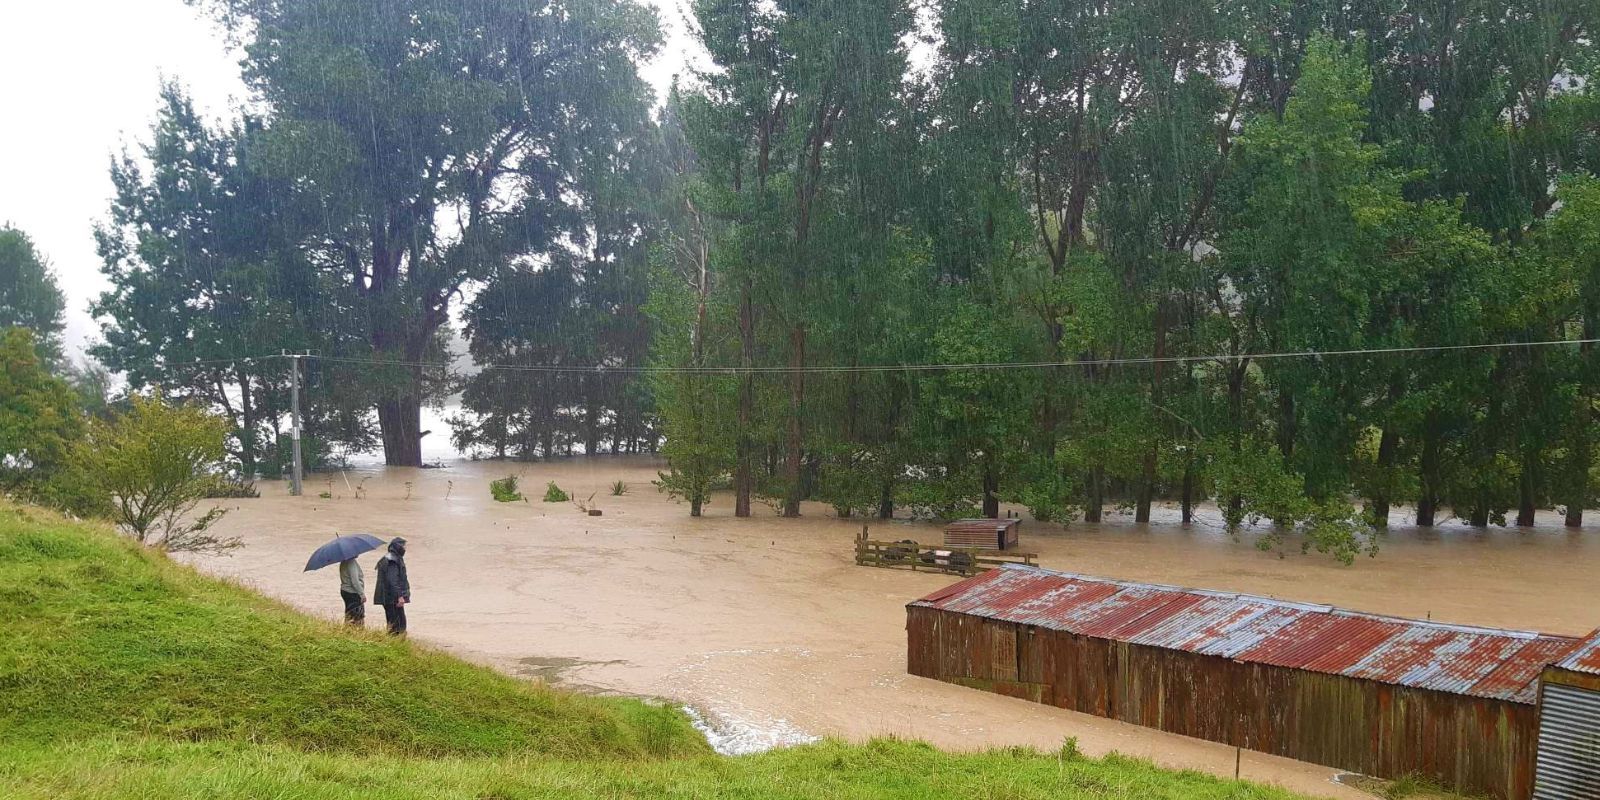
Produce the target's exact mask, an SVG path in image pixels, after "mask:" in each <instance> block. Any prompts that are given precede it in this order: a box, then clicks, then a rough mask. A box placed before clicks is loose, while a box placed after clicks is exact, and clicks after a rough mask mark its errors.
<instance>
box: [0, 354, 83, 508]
mask: <svg viewBox="0 0 1600 800" xmlns="http://www.w3.org/2000/svg"><path fill="white" fill-rule="evenodd" d="M83 427H84V423H83V416H82V414H81V413H80V412H79V410H78V403H77V397H76V396H75V395H74V393H73V391H72V389H71V388H70V387H68V386H67V383H66V382H65V381H63V380H61V379H60V378H57V377H55V376H53V375H51V374H50V373H49V372H48V371H46V369H45V365H44V363H43V361H42V359H41V357H40V354H39V348H38V346H37V344H36V342H35V340H34V336H33V333H32V332H31V331H30V330H29V329H27V328H7V329H4V330H3V331H0V490H4V491H6V492H13V493H22V494H31V495H35V496H41V495H48V494H50V493H51V492H53V491H59V490H60V489H61V488H62V487H61V486H59V485H56V486H53V487H52V485H51V484H52V483H53V482H55V481H57V479H58V478H59V476H60V475H61V473H62V472H64V471H65V470H66V469H67V467H68V456H69V453H70V451H71V448H72V447H73V445H74V443H75V442H76V441H77V439H78V438H79V437H80V436H81V435H82V433H83Z"/></svg>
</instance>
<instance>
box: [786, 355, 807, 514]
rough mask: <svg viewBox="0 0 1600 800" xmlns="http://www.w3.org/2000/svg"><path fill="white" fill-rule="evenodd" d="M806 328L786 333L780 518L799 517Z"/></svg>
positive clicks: (803, 437)
mask: <svg viewBox="0 0 1600 800" xmlns="http://www.w3.org/2000/svg"><path fill="white" fill-rule="evenodd" d="M805 366H806V328H805V325H803V324H802V325H796V326H794V327H793V328H792V329H790V331H789V435H788V451H787V452H786V453H785V456H786V459H785V462H784V470H783V477H784V481H785V482H786V483H787V484H788V494H787V495H786V496H785V497H784V498H783V515H784V516H785V517H798V516H800V498H801V495H802V493H803V488H804V487H803V486H802V485H801V483H800V465H801V461H802V460H803V459H802V456H803V455H804V454H803V452H802V445H803V443H804V442H805V423H804V420H803V419H802V413H803V411H804V408H805V400H806V373H805Z"/></svg>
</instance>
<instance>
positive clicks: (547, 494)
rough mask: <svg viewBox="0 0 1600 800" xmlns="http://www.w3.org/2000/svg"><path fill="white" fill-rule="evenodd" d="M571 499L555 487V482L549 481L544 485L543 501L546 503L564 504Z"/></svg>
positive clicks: (559, 488) (558, 487)
mask: <svg viewBox="0 0 1600 800" xmlns="http://www.w3.org/2000/svg"><path fill="white" fill-rule="evenodd" d="M571 499H572V498H571V497H569V496H567V493H566V492H563V491H561V487H560V486H557V485H556V482H555V481H550V482H549V483H547V484H545V485H544V501H545V502H546V503H565V502H567V501H569V500H571Z"/></svg>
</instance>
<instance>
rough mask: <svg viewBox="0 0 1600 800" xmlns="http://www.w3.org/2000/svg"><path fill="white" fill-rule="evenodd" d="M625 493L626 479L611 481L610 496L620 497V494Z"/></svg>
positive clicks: (626, 487)
mask: <svg viewBox="0 0 1600 800" xmlns="http://www.w3.org/2000/svg"><path fill="white" fill-rule="evenodd" d="M627 493H628V483H627V481H612V482H611V496H612V497H621V496H623V495H625V494H627Z"/></svg>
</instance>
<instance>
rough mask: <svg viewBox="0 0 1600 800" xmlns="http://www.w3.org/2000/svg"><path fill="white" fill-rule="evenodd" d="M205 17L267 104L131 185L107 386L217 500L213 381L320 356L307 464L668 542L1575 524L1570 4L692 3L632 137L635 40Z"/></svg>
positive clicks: (631, 18) (1577, 372)
mask: <svg viewBox="0 0 1600 800" xmlns="http://www.w3.org/2000/svg"><path fill="white" fill-rule="evenodd" d="M203 5H206V6H207V7H208V8H211V9H213V10H215V11H216V12H218V13H219V14H220V16H221V18H222V19H224V20H225V21H226V22H227V23H228V24H229V25H230V30H231V31H233V33H234V35H235V36H237V37H238V38H239V40H240V41H241V43H242V44H243V48H244V49H243V52H244V60H243V63H242V68H243V71H244V76H245V78H246V80H247V83H248V85H249V86H250V87H251V89H252V92H253V94H254V95H255V96H254V98H253V102H251V103H250V104H249V105H248V106H246V107H243V108H241V109H240V111H239V113H238V114H237V115H236V118H235V119H234V120H233V121H231V122H228V123H227V124H226V125H224V126H223V127H220V128H219V127H211V126H208V125H207V124H205V123H203V122H202V121H200V120H199V119H198V118H197V117H196V115H195V114H194V112H193V110H192V109H191V108H190V107H189V104H188V102H187V100H185V99H184V97H183V95H182V92H181V91H180V90H178V89H177V88H172V89H169V91H168V92H167V93H166V96H165V100H164V105H163V109H162V113H161V118H160V121H159V122H158V124H157V126H156V129H155V130H154V131H153V132H152V134H151V137H150V138H149V140H148V141H147V142H146V144H145V145H144V151H143V152H142V153H141V154H140V156H139V157H137V158H135V157H128V158H125V159H122V160H119V161H118V163H117V164H116V165H114V167H113V177H114V179H115V182H116V185H117V190H118V194H117V198H116V201H115V203H114V207H113V209H112V213H111V215H110V217H109V218H108V220H107V222H106V223H105V225H104V226H103V227H102V229H101V232H100V241H101V250H102V254H103V255H104V257H105V261H106V271H107V274H108V276H110V277H111V279H112V282H113V284H114V287H115V288H114V289H113V290H112V291H111V292H110V293H108V294H107V295H106V297H105V298H103V299H102V301H101V302H100V304H99V305H98V306H97V311H98V312H99V313H101V314H102V315H104V316H105V317H106V318H108V319H110V320H111V321H110V323H109V327H108V328H107V330H106V346H105V347H104V348H102V349H101V350H100V351H99V353H100V355H101V357H102V359H104V360H105V361H106V362H107V363H108V365H110V366H112V367H114V368H116V369H118V370H120V371H123V372H124V373H126V374H127V375H128V376H129V378H130V381H131V382H132V383H133V384H134V385H135V386H143V385H160V386H163V387H166V388H167V389H168V391H173V392H178V393H180V394H183V395H185V396H193V397H196V398H200V399H204V400H205V401H207V402H209V403H210V404H212V405H214V406H216V407H219V408H220V409H221V410H222V411H224V412H225V413H226V414H228V415H229V416H231V417H232V419H233V422H234V429H235V433H234V435H233V441H232V443H231V447H232V451H233V453H234V456H235V458H236V460H237V462H238V463H239V464H240V465H241V466H242V468H243V469H245V470H246V471H255V472H261V471H266V470H267V468H268V467H269V466H270V465H271V464H273V463H277V462H281V456H280V455H279V454H278V453H277V450H278V448H277V440H276V436H275V434H277V433H278V427H279V426H280V425H281V418H282V414H283V407H284V402H285V401H284V391H285V377H286V376H285V366H286V365H285V363H284V362H282V361H261V362H247V361H240V360H237V359H239V358H240V357H243V356H246V355H252V354H258V353H262V352H267V353H270V352H276V351H278V350H310V351H312V352H315V353H319V354H322V355H323V356H324V357H325V358H324V359H322V365H321V367H320V369H321V370H323V374H321V375H320V376H319V380H320V381H321V385H322V386H323V387H324V391H323V392H322V393H321V394H320V395H318V397H317V399H316V402H315V403H313V407H312V410H311V413H310V416H311V425H312V431H313V435H314V437H315V438H317V439H319V440H320V441H322V442H324V443H325V444H326V445H327V446H328V447H334V446H338V447H344V448H361V447H369V446H373V445H376V444H378V443H381V444H382V446H383V448H384V452H385V454H386V456H387V459H388V461H389V462H390V463H393V464H416V463H418V462H419V461H420V446H419V442H420V438H421V435H422V431H420V430H419V427H420V423H419V413H418V409H419V407H420V405H421V404H422V403H425V402H433V401H437V400H438V399H439V398H440V397H442V396H444V395H445V394H447V393H451V392H455V391H461V392H462V397H463V406H464V410H463V413H462V414H461V415H459V416H458V417H457V418H456V419H455V420H454V421H453V440H454V441H455V443H456V445H457V446H458V447H459V448H462V449H467V450H473V451H476V452H480V453H484V454H487V455H498V456H523V457H528V456H549V455H555V454H560V453H567V452H574V451H580V450H581V451H583V452H590V453H593V452H604V451H607V450H614V451H637V450H646V449H649V450H653V449H655V448H656V447H657V446H658V445H659V446H661V447H662V448H663V449H664V452H665V454H666V456H667V458H668V461H669V464H670V467H669V469H668V470H667V471H666V472H665V473H664V475H663V480H662V485H663V488H664V489H666V490H667V491H669V492H671V493H673V494H674V495H676V496H679V497H682V498H684V499H686V500H688V501H689V503H690V506H691V513H699V512H700V510H701V508H702V507H703V505H704V504H705V503H706V502H708V501H709V500H710V499H711V493H712V492H713V490H715V489H718V488H720V487H723V486H728V487H731V489H732V490H733V492H732V493H733V504H734V512H735V513H736V514H739V515H748V514H750V513H752V503H753V502H755V501H765V502H769V503H770V504H771V505H772V506H773V507H774V508H775V509H776V510H777V511H778V512H780V513H783V514H785V515H797V514H799V513H800V509H801V502H802V501H803V500H807V499H814V500H822V501H825V502H827V503H829V504H831V505H832V506H833V507H834V508H835V509H836V510H837V511H838V512H839V513H841V514H861V515H874V514H875V515H881V516H888V515H892V514H895V513H906V514H914V515H924V516H951V515H957V514H969V513H982V514H989V515H994V514H997V513H999V506H1000V504H1001V503H1002V502H1017V503H1021V504H1023V505H1025V506H1026V507H1027V508H1028V509H1029V510H1030V511H1031V512H1032V513H1033V514H1034V515H1035V516H1037V517H1039V518H1042V519H1053V520H1063V521H1064V520H1070V519H1074V518H1077V517H1079V516H1081V517H1082V518H1084V519H1087V520H1099V519H1101V517H1102V515H1103V514H1104V513H1105V510H1106V508H1107V507H1108V506H1114V505H1124V506H1126V507H1128V508H1129V509H1130V510H1131V511H1132V512H1133V514H1134V515H1135V518H1136V519H1139V520H1141V521H1143V520H1148V519H1149V518H1150V514H1151V506H1152V504H1153V502H1154V501H1155V500H1156V499H1158V498H1171V499H1174V500H1176V501H1178V502H1179V504H1180V505H1181V508H1182V513H1183V517H1184V519H1185V520H1188V519H1189V518H1190V517H1191V515H1192V513H1193V509H1194V507H1195V506H1196V504H1198V503H1200V502H1201V501H1203V500H1208V499H1209V500H1213V501H1215V502H1216V503H1217V505H1218V506H1219V508H1220V509H1221V510H1222V513H1223V516H1224V517H1225V519H1226V520H1227V521H1228V523H1229V524H1232V525H1237V524H1239V523H1242V522H1244V521H1246V520H1250V519H1270V520H1272V521H1275V522H1277V523H1280V525H1279V526H1277V527H1276V528H1274V530H1275V531H1280V532H1281V531H1282V530H1287V529H1293V528H1296V527H1299V528H1302V529H1303V530H1305V531H1307V532H1308V533H1309V534H1310V535H1309V536H1308V537H1306V539H1305V541H1306V542H1307V544H1308V545H1309V546H1315V547H1318V548H1320V549H1324V550H1327V551H1330V552H1333V553H1335V554H1336V555H1338V556H1340V557H1342V558H1349V557H1350V556H1351V555H1352V554H1354V553H1355V552H1358V551H1359V549H1360V548H1361V547H1362V545H1363V544H1364V543H1365V542H1366V541H1368V539H1367V538H1366V537H1369V536H1370V535H1371V532H1372V531H1373V530H1374V529H1375V528H1380V527H1382V526H1383V525H1385V524H1387V521H1388V519H1389V518H1390V514H1391V512H1393V511H1394V510H1395V509H1396V508H1399V507H1402V506H1405V507H1408V508H1409V509H1410V510H1409V512H1407V513H1410V514H1412V515H1414V516H1415V518H1416V520H1417V521H1418V522H1419V523H1421V524H1425V525H1427V524H1434V523H1435V522H1437V521H1439V520H1440V519H1441V514H1442V513H1444V512H1445V510H1448V513H1454V514H1456V515H1459V516H1461V517H1463V518H1464V519H1467V520H1468V521H1470V522H1471V523H1473V524H1477V525H1485V524H1489V523H1490V522H1491V521H1496V522H1503V521H1506V520H1507V519H1508V516H1509V515H1513V514H1514V515H1515V520H1516V521H1517V522H1518V523H1519V524H1531V523H1532V521H1533V513H1534V511H1535V510H1537V509H1539V508H1552V507H1558V508H1564V509H1566V511H1567V515H1568V522H1569V523H1570V524H1573V525H1577V524H1581V519H1582V513H1583V509H1584V508H1585V507H1586V506H1588V505H1592V504H1593V500H1594V495H1595V492H1596V480H1595V475H1594V470H1593V462H1594V460H1595V455H1594V454H1595V451H1596V447H1595V439H1596V436H1597V434H1600V431H1597V426H1596V421H1595V409H1596V406H1595V402H1596V393H1597V390H1600V363H1597V359H1600V354H1597V353H1596V352H1595V348H1594V347H1592V346H1590V345H1589V344H1579V343H1578V342H1579V341H1580V340H1584V339H1589V338H1594V337H1595V336H1597V335H1600V261H1597V259H1600V247H1597V244H1600V213H1597V212H1600V179H1597V178H1596V175H1595V173H1596V170H1597V169H1600V90H1597V87H1596V84H1595V81H1594V78H1595V77H1596V71H1597V69H1600V59H1597V57H1596V55H1597V48H1596V45H1595V42H1594V36H1595V33H1596V27H1597V25H1600V11H1597V9H1596V7H1595V6H1594V5H1593V4H1592V3H1589V2H1584V1H1583V0H1553V1H1552V0H1544V1H1542V2H1539V3H1530V2H1522V0H1496V1H1495V2H1490V1H1489V0H1468V1H1467V2H1457V3H1445V4H1438V3H1428V2H1415V1H1414V0H1359V2H1337V3H1329V2H1320V1H1317V0H1306V1H1304V2H1295V3H1289V4H1282V3H1260V2H1255V0H1238V1H1237V2H1226V3H1217V4H1201V5H1195V4H1190V3H1175V2H1164V1H1158V2H1150V1H1149V0H1143V1H1142V2H1115V1H1113V2H1100V3H1088V4H1085V3H1077V2H1044V3H1039V2H1020V1H1019V0H943V1H942V2H940V3H936V4H933V5H928V6H923V5H913V4H911V3H909V2H905V1H904V0H806V2H797V1H796V0H776V2H759V3H758V2H752V1H751V0H699V1H698V2H697V3H696V4H695V5H694V7H693V13H694V17H695V22H696V23H697V24H696V25H695V26H694V29H695V31H696V33H695V35H696V36H697V37H698V38H699V40H700V44H701V45H703V47H704V49H705V51H706V53H708V54H709V57H710V61H711V66H710V67H709V68H707V69H704V70H702V71H699V72H696V73H693V74H690V75H685V76H681V78H680V80H679V82H677V83H676V84H675V85H674V88H673V89H672V91H671V92H670V93H669V94H668V96H666V97H664V98H660V99H659V102H657V99H656V98H653V97H652V96H651V92H650V91H649V89H648V87H647V86H646V85H645V84H644V83H643V82H642V81H641V80H640V78H639V74H638V70H637V67H638V65H640V64H641V63H642V62H643V60H645V59H647V58H648V57H649V56H650V55H651V54H652V53H653V52H654V50H655V49H656V48H657V47H658V46H659V39H660V34H659V31H658V27H657V23H656V20H655V18H654V17H653V15H652V14H650V13H649V12H647V11H645V10H643V9H642V8H641V7H639V6H637V5H634V4H632V3H629V2H626V1H625V0H543V1H539V0H490V1H489V2H478V3H471V4H461V3H456V2H444V1H443V0H406V1H405V2H397V3H383V4H371V3H362V2H356V1H355V0H215V2H210V3H205V4H203ZM453 322H459V323H460V324H461V325H462V326H463V328H464V333H465V337H466V341H467V349H468V351H469V352H470V354H471V356H472V360H473V361H474V362H476V363H478V364H480V365H482V364H494V365H496V368H494V369H483V370H478V371H475V372H474V371H472V370H470V369H468V370H465V372H467V373H469V374H468V376H467V377H461V376H459V375H454V374H452V371H449V370H440V369H436V368H435V367H433V366H432V365H433V364H437V363H439V362H441V361H443V360H445V359H446V358H447V357H448V344H449V334H450V331H451V329H452V323H453ZM1552 340H1564V341H1571V342H1573V344H1570V345H1562V346H1554V347H1552V346H1545V345H1539V346H1527V347H1480V345H1490V344H1501V343H1531V342H1547V341H1552ZM1394 350H1400V351H1404V352H1387V353H1383V352H1380V353H1369V354H1364V355H1363V354H1347V355H1337V353H1343V352H1346V351H1394ZM1306 352H1317V353H1324V354H1327V355H1323V356H1318V357H1282V356H1281V355H1279V354H1293V353H1306ZM229 359H234V360H231V361H230V360H229ZM1017 363H1026V364H1034V365H1042V366H1032V367H1027V368H1014V367H984V368H978V367H971V366H969V367H965V368H963V367H961V366H960V365H974V364H985V365H1008V364H1017ZM930 365H944V366H937V367H933V366H930ZM951 365H954V366H951ZM1352 499H1355V500H1357V501H1358V502H1357V504H1356V505H1359V506H1360V510H1359V511H1355V510H1353V506H1352V503H1351V500H1352ZM1280 535H1281V533H1273V534H1268V537H1267V541H1268V543H1269V544H1270V543H1271V542H1272V541H1274V538H1273V537H1275V536H1280Z"/></svg>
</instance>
